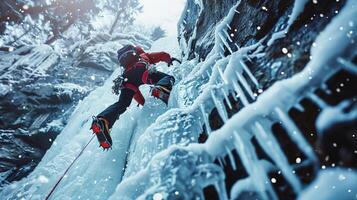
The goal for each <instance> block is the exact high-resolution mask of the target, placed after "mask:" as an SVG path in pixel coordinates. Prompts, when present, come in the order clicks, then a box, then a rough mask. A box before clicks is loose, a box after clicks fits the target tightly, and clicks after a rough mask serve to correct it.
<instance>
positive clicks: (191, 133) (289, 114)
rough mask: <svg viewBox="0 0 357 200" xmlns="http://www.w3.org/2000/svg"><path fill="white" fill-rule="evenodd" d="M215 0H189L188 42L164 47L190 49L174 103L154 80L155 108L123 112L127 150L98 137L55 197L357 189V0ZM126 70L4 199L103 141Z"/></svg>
mask: <svg viewBox="0 0 357 200" xmlns="http://www.w3.org/2000/svg"><path fill="white" fill-rule="evenodd" d="M213 2H214V1H203V0H202V1H199V0H197V1H188V3H187V6H186V10H185V11H184V15H183V17H182V18H181V21H180V23H179V29H180V28H181V29H180V30H181V31H180V33H179V34H180V35H179V38H180V41H179V45H180V46H181V48H179V47H178V46H177V44H175V40H174V39H173V38H165V39H162V40H159V41H157V42H155V43H154V44H153V47H152V49H151V50H152V51H158V50H160V51H161V50H164V51H168V52H171V53H172V54H173V55H175V56H177V54H183V55H184V57H186V58H188V60H185V61H184V62H183V63H182V64H181V65H176V66H174V67H173V68H170V69H167V68H165V65H159V66H158V68H159V69H160V70H163V71H164V72H167V73H169V74H173V75H174V76H175V78H176V80H177V82H176V85H175V86H174V88H173V91H172V95H171V97H170V101H169V105H168V106H167V107H165V106H164V104H163V103H161V102H160V101H158V100H155V99H153V98H152V97H150V96H149V95H148V93H149V88H148V87H146V86H144V87H142V88H141V89H142V92H143V93H144V94H145V96H146V100H147V101H146V104H145V106H144V107H137V106H136V103H135V102H133V103H132V105H131V106H130V107H129V108H128V110H127V112H126V113H125V114H123V115H121V116H120V119H119V120H118V121H117V122H116V123H115V125H114V127H113V129H112V132H111V135H112V137H113V141H114V143H113V144H114V145H113V149H112V150H111V151H109V152H102V151H101V150H100V149H99V148H97V146H98V144H97V143H96V142H92V143H90V144H89V146H88V147H87V148H86V149H85V151H84V152H83V154H81V156H80V157H79V159H78V160H77V162H75V163H74V165H73V167H72V168H70V170H69V171H68V173H67V174H66V176H65V177H64V178H63V179H62V181H61V182H60V183H59V184H58V186H57V188H56V189H55V191H54V193H53V194H52V196H51V198H52V199H73V198H78V199H113V200H114V199H120V200H122V199H125V200H126V199H128V200H131V199H304V200H305V199H331V198H336V197H337V196H338V197H339V198H341V199H355V198H356V195H357V193H356V191H357V188H356V184H354V183H355V182H356V181H357V177H356V174H357V172H356V167H357V166H356V163H357V158H356V157H357V156H356V146H357V145H356V135H355V127H356V126H355V124H356V123H357V122H356V119H357V117H356V115H357V108H356V92H355V91H356V85H357V83H356V80H357V78H356V76H357V70H356V55H357V49H356V44H355V42H356V39H357V35H356V31H357V30H356V29H357V28H356V24H357V18H356V16H357V9H356V8H357V3H356V2H355V1H354V0H347V1H338V2H335V1H326V2H323V3H322V5H320V2H319V1H305V0H295V1H281V2H280V1H274V3H272V4H267V5H265V4H263V1H235V2H231V3H230V2H226V1H224V5H223V6H226V7H227V9H224V8H221V7H220V6H222V5H221V4H218V3H217V4H215V6H213V5H214V4H213ZM284 2H287V3H286V4H285V3H284ZM269 3H270V1H269ZM281 3H283V4H281ZM316 3H317V4H316ZM274 6H277V7H274ZM206 8H209V9H207V10H205V9H206ZM274 8H276V9H274ZM278 8H279V9H278ZM320 9H322V10H320ZM188 10H189V12H187V11H188ZM272 10H273V11H272ZM210 11H214V13H212V15H211V16H212V17H211V18H210V19H207V17H206V19H203V18H202V19H201V20H198V19H197V18H199V17H200V16H201V14H202V16H210V15H209V12H210ZM269 11H270V12H273V13H272V15H273V16H269V15H268V14H266V13H265V14H264V12H269ZM191 12H192V13H193V14H192V15H187V14H186V13H191ZM260 12H263V13H260ZM315 12H316V13H315ZM302 13H304V16H305V14H306V16H308V17H299V16H302ZM199 14H200V15H199ZM314 14H315V16H314V17H313V18H312V19H311V16H310V15H314ZM320 14H322V16H321V15H320ZM196 15H197V17H196V19H195V16H196ZM261 15H262V16H261ZM256 16H257V17H258V18H259V19H261V20H260V21H259V20H255V19H254V18H255V17H256ZM263 16H266V17H265V18H264V17H263ZM289 16H290V17H289ZM214 17H218V18H216V19H214ZM263 18H264V19H263ZM305 18H306V19H305ZM303 19H305V21H304V20H303ZM192 20H194V21H192ZM240 20H243V22H242V21H240ZM250 20H252V23H249V21H250ZM253 20H254V22H255V23H257V22H259V23H260V24H259V27H260V28H259V30H264V34H263V33H262V35H260V36H259V34H257V33H258V32H259V31H258V32H254V31H252V30H253V29H250V28H253V27H255V26H256V30H258V28H257V27H258V24H254V23H253ZM301 20H302V21H301ZM315 20H316V21H315ZM185 21H186V22H185ZM196 21H197V22H198V21H201V22H200V23H197V24H196ZM244 22H247V23H244ZM263 22H264V23H263ZM182 23H187V24H190V26H193V27H187V28H185V24H182ZM201 23H204V24H210V23H214V24H211V25H209V27H210V28H209V29H208V28H207V29H205V27H200V24H201ZM236 23H243V24H236ZM265 23H267V24H265ZM301 23H302V24H303V25H301ZM192 24H196V25H192ZM305 24H306V26H307V27H305ZM234 25H235V26H234ZM310 25H311V26H310ZM262 27H265V28H262ZM269 27H271V28H270V29H269ZM304 27H305V28H306V30H305V28H304ZM238 28H240V32H241V33H242V34H239V32H238ZM246 28H247V30H246ZM184 29H185V30H184ZM198 29H200V30H198ZM235 29H237V31H235ZM186 30H187V32H185V31H186ZM254 30H255V29H254ZM230 31H233V32H235V33H234V34H233V35H231V34H232V33H231V32H230ZM250 31H252V32H250ZM253 33H254V34H253ZM245 34H246V35H245ZM232 38H233V39H234V38H236V39H234V40H233V39H232ZM242 38H243V39H242ZM195 41H196V42H195ZM197 41H200V42H197ZM295 44H296V45H297V46H298V47H296V46H295ZM197 45H198V46H197ZM203 45H207V46H205V47H202V46H203ZM290 45H292V46H290ZM200 46H201V47H202V49H201V50H199V49H200V48H201V47H200ZM295 47H296V48H295ZM194 52H195V53H196V54H195V53H194ZM118 73H119V71H118V70H117V71H115V72H114V73H113V74H112V76H111V77H110V78H109V79H108V80H107V81H106V82H105V83H104V85H103V86H102V87H98V88H97V89H96V90H94V91H92V92H91V93H90V94H89V95H88V96H87V97H86V98H84V99H83V101H82V102H81V103H80V104H78V106H77V107H76V109H75V111H74V112H73V114H72V115H71V117H70V119H69V123H68V124H67V126H66V127H65V129H64V130H63V131H62V133H61V134H60V135H59V136H58V137H57V138H56V141H55V144H54V145H52V146H51V148H50V149H49V150H48V151H47V153H46V155H45V156H44V157H43V159H42V160H41V162H40V163H39V165H38V166H37V167H36V169H35V170H34V171H33V172H32V173H31V174H30V175H29V176H28V177H26V178H24V179H22V180H20V181H17V182H13V183H12V184H9V185H6V187H3V188H2V190H1V191H0V196H2V197H4V198H5V199H21V198H24V199H44V198H45V197H46V195H47V194H48V193H49V191H50V190H51V189H52V188H53V187H54V185H55V184H56V182H57V180H58V179H59V177H61V176H62V175H63V172H65V170H66V169H67V167H68V166H69V165H70V164H71V163H72V162H73V160H74V159H75V157H76V156H77V155H78V154H79V152H80V151H81V150H82V148H83V147H84V146H85V145H86V144H87V142H88V141H90V139H91V134H90V131H88V128H89V127H90V123H91V116H92V115H95V114H97V113H99V112H100V111H102V110H103V109H104V108H105V107H107V106H108V105H110V104H111V103H114V102H115V101H116V97H115V96H114V95H113V94H111V92H110V88H111V81H112V79H113V78H115V77H116V75H117V74H118ZM278 80H279V81H278ZM331 116H332V117H331ZM200 134H201V135H204V134H206V135H208V139H207V140H206V141H205V143H204V144H197V141H198V138H199V136H200Z"/></svg>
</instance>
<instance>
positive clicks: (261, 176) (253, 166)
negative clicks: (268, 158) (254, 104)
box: [233, 131, 278, 199]
mask: <svg viewBox="0 0 357 200" xmlns="http://www.w3.org/2000/svg"><path fill="white" fill-rule="evenodd" d="M233 138H234V140H233V145H234V146H235V148H236V150H237V153H238V155H239V157H240V159H241V161H242V164H243V166H244V169H245V170H246V171H247V173H248V175H249V176H250V178H251V180H252V183H253V185H255V186H256V189H257V192H258V193H259V195H260V196H261V197H262V199H278V198H277V196H276V194H275V192H274V189H273V188H272V186H271V184H270V181H269V179H268V177H267V175H266V172H265V170H264V168H263V167H262V166H261V164H260V163H259V160H258V157H257V155H256V153H255V149H254V146H253V144H252V143H251V141H250V139H249V138H246V135H243V136H241V135H239V134H238V133H237V132H236V131H233ZM266 191H268V192H269V194H270V197H271V198H268V196H267V194H266Z"/></svg>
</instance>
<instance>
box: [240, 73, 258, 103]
mask: <svg viewBox="0 0 357 200" xmlns="http://www.w3.org/2000/svg"><path fill="white" fill-rule="evenodd" d="M235 73H236V76H237V78H238V80H239V82H240V83H241V84H242V86H243V87H244V89H245V91H247V92H248V94H249V96H250V97H251V98H252V99H255V96H254V94H253V91H252V89H251V87H250V86H249V84H248V82H247V81H246V80H245V78H244V77H243V76H242V75H241V74H240V73H239V72H237V71H236V72H235Z"/></svg>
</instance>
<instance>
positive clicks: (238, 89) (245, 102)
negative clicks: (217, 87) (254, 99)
mask: <svg viewBox="0 0 357 200" xmlns="http://www.w3.org/2000/svg"><path fill="white" fill-rule="evenodd" d="M232 84H233V88H234V90H235V91H236V93H237V94H238V95H239V99H240V100H242V103H243V105H244V106H247V105H248V104H249V101H248V99H247V97H246V96H245V95H244V93H243V90H242V88H241V87H240V86H239V84H238V83H237V82H236V81H233V82H232Z"/></svg>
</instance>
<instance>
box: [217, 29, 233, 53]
mask: <svg viewBox="0 0 357 200" xmlns="http://www.w3.org/2000/svg"><path fill="white" fill-rule="evenodd" d="M218 35H219V37H220V38H221V41H222V42H223V44H224V45H225V46H226V47H227V49H228V51H229V52H230V53H231V54H232V53H233V51H232V49H231V47H230V46H229V44H228V43H227V41H226V39H225V38H224V37H223V35H222V32H220V33H218Z"/></svg>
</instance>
